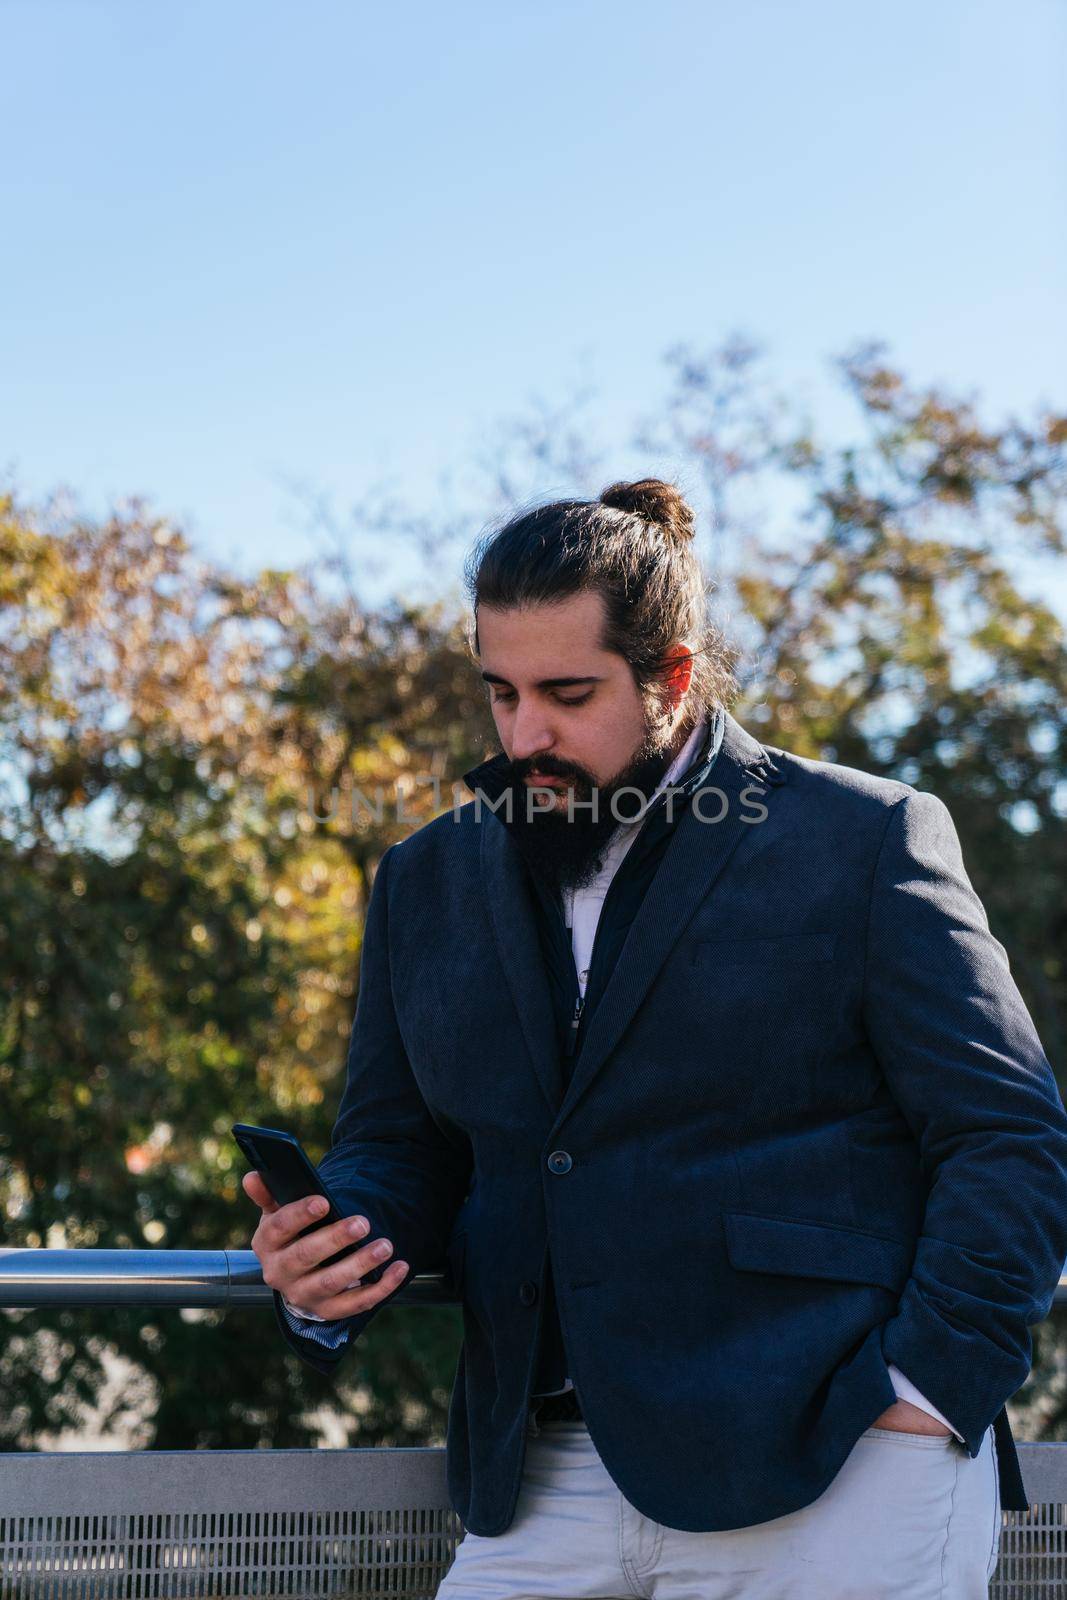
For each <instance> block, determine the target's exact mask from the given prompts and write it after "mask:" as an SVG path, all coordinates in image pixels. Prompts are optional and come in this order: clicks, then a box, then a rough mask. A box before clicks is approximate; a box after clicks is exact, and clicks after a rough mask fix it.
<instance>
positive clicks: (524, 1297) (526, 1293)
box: [519, 1282, 537, 1306]
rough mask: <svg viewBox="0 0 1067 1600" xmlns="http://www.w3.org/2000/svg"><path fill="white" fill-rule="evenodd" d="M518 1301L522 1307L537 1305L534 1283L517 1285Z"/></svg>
mask: <svg viewBox="0 0 1067 1600" xmlns="http://www.w3.org/2000/svg"><path fill="white" fill-rule="evenodd" d="M519 1299H520V1300H521V1301H522V1303H523V1305H524V1306H532V1305H536V1304H537V1285H536V1283H529V1282H527V1283H520V1284H519Z"/></svg>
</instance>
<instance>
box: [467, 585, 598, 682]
mask: <svg viewBox="0 0 1067 1600" xmlns="http://www.w3.org/2000/svg"><path fill="white" fill-rule="evenodd" d="M579 598H581V599H584V600H590V599H595V600H599V596H588V595H587V596H582V597H577V596H575V597H573V598H572V601H571V602H569V603H567V604H560V605H538V606H526V607H522V608H519V607H516V608H514V609H511V610H507V611H502V610H495V609H492V608H489V607H483V608H482V609H481V610H480V611H479V615H478V644H479V653H480V657H481V662H482V667H483V669H484V670H483V672H482V677H483V678H484V679H485V680H486V681H487V682H493V681H495V680H500V679H506V680H507V681H508V682H515V681H517V680H518V679H519V678H521V679H522V681H523V682H528V683H532V684H535V685H537V686H539V687H550V686H552V685H553V684H555V685H557V686H558V685H561V684H563V683H571V682H573V683H587V682H593V681H597V682H599V681H600V680H601V679H603V678H607V677H610V676H611V674H612V670H613V666H614V664H615V662H616V661H617V657H616V656H615V655H614V654H613V652H611V651H609V650H603V649H601V647H600V645H599V644H598V643H597V642H596V636H597V633H598V632H599V627H598V626H597V622H598V617H597V613H596V612H595V610H594V612H593V615H592V616H591V615H590V610H591V609H592V608H590V607H589V606H588V605H586V606H582V607H579V605H578V604H577V601H578V600H579Z"/></svg>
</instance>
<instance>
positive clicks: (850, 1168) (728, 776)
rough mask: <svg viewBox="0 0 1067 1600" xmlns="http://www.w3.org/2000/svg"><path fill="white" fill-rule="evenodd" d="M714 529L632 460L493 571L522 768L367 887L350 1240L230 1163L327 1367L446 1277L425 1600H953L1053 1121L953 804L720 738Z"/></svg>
mask: <svg viewBox="0 0 1067 1600" xmlns="http://www.w3.org/2000/svg"><path fill="white" fill-rule="evenodd" d="M693 526H694V523H693V515H692V512H691V510H690V508H689V507H688V506H687V505H686V503H685V501H684V500H683V499H682V497H681V496H680V495H679V494H678V492H677V490H676V489H674V488H673V487H672V486H671V485H669V484H666V483H663V482H662V481H660V480H658V479H647V480H642V481H641V482H639V483H635V484H616V485H613V486H612V487H611V488H610V489H608V490H605V492H604V493H603V494H602V495H601V496H600V498H599V500H597V501H593V502H585V501H561V502H555V503H552V504H550V505H546V506H541V507H538V508H536V509H534V510H532V511H527V512H525V513H523V514H522V515H520V516H518V517H516V518H513V519H512V520H511V521H509V522H508V523H506V524H505V525H504V526H503V527H502V528H501V529H499V530H498V531H496V532H495V533H493V534H492V535H491V537H489V538H488V540H487V541H484V542H482V543H481V544H480V546H479V548H478V549H477V551H476V552H475V555H474V556H473V557H472V560H471V562H470V565H469V567H468V581H469V586H470V594H471V600H472V606H473V617H474V631H473V637H472V645H473V651H474V655H475V657H476V659H477V660H478V661H479V663H480V665H481V676H482V678H483V680H484V682H485V683H486V685H487V686H488V691H489V693H490V696H491V701H492V714H493V717H494V720H495V723H496V728H497V731H498V733H499V736H500V742H501V745H502V749H501V751H500V752H499V753H498V754H497V755H495V756H493V757H492V758H490V759H488V760H486V761H484V762H482V763H480V764H479V765H478V766H476V767H475V768H473V769H472V770H471V771H470V772H468V773H466V774H465V780H466V783H467V785H468V788H469V789H470V791H471V793H472V799H471V801H470V802H469V803H467V804H465V805H463V806H462V807H460V808H458V809H457V810H456V811H455V812H454V813H448V814H445V815H443V816H439V817H437V818H436V819H434V820H433V821H432V822H430V823H429V824H427V825H426V826H425V827H422V828H420V829H419V830H418V831H417V832H415V833H414V834H412V835H411V836H410V837H407V838H405V839H403V840H401V841H399V842H398V843H395V844H393V845H392V846H390V848H389V849H387V850H386V852H385V854H384V855H383V857H382V859H381V862H380V864H379V866H378V869H377V873H376V875H375V878H374V883H373V888H372V893H371V897H370V903H369V907H368V912H367V921H366V928H365V935H364V943H363V952H362V958H361V973H360V989H359V998H358V1004H357V1008H356V1015H355V1021H354V1024H353V1030H352V1036H351V1043H350V1047H349V1054H348V1071H347V1081H346V1084H345V1089H344V1094H343V1097H342V1100H341V1104H340V1108H339V1111H338V1115H337V1120H336V1124H335V1127H334V1132H333V1142H332V1147H331V1150H330V1152H329V1153H328V1155H327V1156H326V1158H325V1159H324V1161H323V1162H322V1168H321V1170H322V1172H323V1175H324V1176H325V1177H326V1178H327V1179H328V1182H329V1184H330V1187H331V1189H332V1190H333V1191H334V1193H335V1194H336V1195H337V1196H338V1198H339V1200H340V1201H341V1202H342V1204H343V1208H344V1210H345V1211H346V1212H347V1213H349V1215H348V1216H347V1217H346V1219H345V1220H344V1221H343V1222H340V1223H337V1224H334V1225H332V1226H330V1227H324V1228H320V1229H318V1230H316V1231H313V1232H310V1233H306V1232H304V1231H303V1230H305V1229H307V1227H308V1224H309V1222H310V1221H311V1220H313V1217H314V1215H315V1211H314V1206H313V1204H312V1203H309V1202H304V1201H300V1202H296V1203H294V1204H292V1205H288V1206H282V1207H280V1208H279V1207H276V1206H275V1205H274V1204H273V1202H272V1201H271V1199H270V1196H269V1195H268V1194H267V1192H266V1190H265V1189H264V1188H263V1185H262V1183H261V1182H260V1180H259V1179H258V1178H257V1177H255V1176H254V1175H249V1176H247V1177H246V1179H245V1187H246V1190H247V1192H248V1194H249V1195H250V1197H251V1198H252V1199H253V1200H254V1201H255V1202H256V1203H257V1204H259V1205H260V1206H261V1208H262V1216H261V1219H260V1222H259V1226H258V1227H257V1230H256V1234H255V1236H254V1238H253V1241H252V1243H253V1248H254V1249H255V1250H256V1252H257V1254H258V1255H259V1257H260V1260H261V1261H262V1264H263V1275H264V1278H265V1279H266V1281H267V1282H268V1283H269V1284H270V1285H272V1287H273V1288H274V1290H275V1304H276V1308H277V1313H278V1320H279V1324H280V1327H281V1329H282V1332H283V1333H284V1335H285V1337H286V1339H287V1340H288V1342H289V1343H290V1344H291V1346H292V1347H293V1349H295V1350H296V1351H297V1352H298V1353H299V1354H300V1356H301V1357H302V1359H304V1360H305V1361H307V1362H308V1363H309V1364H311V1365H312V1366H313V1367H315V1368H316V1369H317V1370H318V1371H320V1372H323V1373H326V1372H330V1371H333V1370H334V1369H335V1368H336V1366H337V1363H338V1362H339V1361H340V1360H341V1359H343V1355H344V1352H345V1351H346V1350H348V1349H350V1348H351V1346H352V1344H353V1343H354V1341H355V1340H356V1339H357V1338H358V1337H359V1335H360V1334H361V1333H362V1331H363V1330H364V1328H366V1326H367V1325H368V1323H369V1322H370V1320H371V1318H372V1317H373V1316H374V1315H375V1314H376V1313H377V1311H378V1310H379V1309H380V1307H381V1306H382V1305H383V1304H384V1303H385V1302H386V1301H387V1300H388V1298H389V1296H390V1295H391V1294H393V1293H394V1292H395V1291H396V1289H397V1287H398V1286H399V1285H400V1284H401V1283H402V1282H403V1281H405V1279H406V1278H407V1277H408V1276H410V1274H411V1272H421V1271H427V1270H433V1269H434V1268H436V1267H438V1266H439V1265H440V1264H441V1262H442V1261H447V1263H448V1265H449V1268H450V1272H451V1277H452V1281H453V1282H454V1284H455V1287H456V1289H457V1292H458V1293H459V1294H460V1295H461V1298H462V1305H463V1326H464V1341H463V1348H462V1351H461V1354H460V1361H459V1368H458V1371H457V1375H456V1381H455V1385H454V1388H453V1393H452V1399H451V1404H450V1408H449V1417H448V1437H447V1467H448V1487H449V1494H450V1498H451V1501H452V1504H453V1506H454V1508H455V1510H456V1511H457V1513H458V1514H459V1516H460V1518H461V1520H462V1522H463V1524H464V1526H465V1529H466V1533H465V1537H464V1538H463V1540H462V1542H461V1543H460V1545H459V1547H458V1550H457V1554H456V1559H455V1561H454V1563H453V1565H452V1566H451V1568H450V1570H449V1572H448V1573H447V1575H446V1577H445V1579H444V1581H443V1583H442V1585H441V1587H440V1589H439V1591H438V1593H439V1594H440V1595H447V1596H450V1597H453V1600H466V1597H470V1600H474V1597H481V1600H488V1597H500V1600H504V1597H508V1600H543V1597H548V1596H559V1597H567V1600H579V1597H588V1600H594V1597H596V1600H601V1597H604V1596H609V1595H611V1596H620V1595H627V1596H630V1597H633V1596H652V1595H653V1594H655V1596H656V1597H657V1600H697V1597H700V1600H727V1597H735V1596H743V1597H746V1600H772V1597H773V1600H807V1597H811V1600H816V1597H817V1600H845V1597H846V1596H847V1597H850V1600H856V1597H863V1600H883V1597H889V1596H900V1597H903V1596H907V1597H908V1600H923V1597H926V1596H928V1597H930V1600H934V1597H935V1596H936V1597H939V1600H976V1597H978V1596H980V1595H985V1594H986V1592H987V1583H988V1578H989V1576H990V1575H991V1573H992V1571H993V1567H994V1565H995V1562H996V1558H997V1551H998V1546H999V1530H1000V1523H1001V1506H1002V1504H1003V1505H1005V1506H1011V1507H1022V1506H1025V1504H1026V1498H1025V1491H1024V1487H1023V1484H1022V1482H1021V1478H1020V1475H1019V1469H1018V1460H1017V1456H1016V1453H1015V1449H1014V1445H1013V1443H1012V1438H1011V1430H1010V1428H1009V1426H1008V1419H1007V1414H1006V1411H1005V1409H1004V1408H1005V1402H1006V1401H1007V1400H1008V1399H1009V1398H1010V1397H1011V1395H1013V1394H1014V1393H1015V1391H1016V1390H1017V1389H1018V1388H1019V1387H1020V1385H1021V1384H1022V1383H1023V1381H1024V1380H1025V1378H1026V1376H1027V1374H1028V1372H1029V1368H1030V1360H1031V1342H1030V1334H1029V1327H1030V1325H1031V1324H1033V1323H1034V1322H1036V1321H1037V1320H1039V1319H1040V1318H1042V1317H1044V1316H1045V1315H1046V1313H1047V1311H1048V1309H1049V1306H1050V1303H1051V1300H1052V1295H1053V1291H1054V1289H1055V1286H1056V1283H1057V1281H1058V1278H1059V1274H1060V1270H1061V1267H1062V1265H1063V1261H1064V1257H1065V1255H1067V1114H1065V1112H1064V1107H1063V1102H1062V1100H1061V1098H1060V1094H1059V1091H1058V1089H1057V1086H1056V1083H1055V1080H1054V1077H1053V1074H1052V1071H1051V1068H1050V1066H1049V1063H1048V1061H1047V1059H1046V1057H1045V1055H1044V1053H1043V1051H1042V1048H1041V1045H1040V1042H1039V1040H1038V1037H1037V1035H1036V1032H1035V1030H1034V1026H1033V1023H1032V1021H1031V1019H1030V1016H1029V1015H1028V1012H1027V1010H1026V1007H1025V1005H1024V1003H1023V1000H1022V998H1021V996H1020V994H1019V991H1018V989H1017V988H1016V985H1015V983H1014V980H1013V978H1012V975H1011V972H1010V968H1009V962H1008V958H1007V954H1006V952H1005V949H1004V946H1003V945H1002V944H1000V943H999V941H998V940H997V939H996V938H995V937H994V936H993V934H992V933H991V932H990V929H989V925H988V921H987V919H986V915H985V912H984V909H983V907H982V904H981V901H980V900H979V898H978V896H977V895H976V893H975V891H974V889H973V887H972V885H971V882H970V880H969V878H968V876H967V873H966V870H965V868H964V864H963V859H962V855H961V851H960V845H959V840H958V838H957V835H956V831H955V828H954V826H953V822H952V819H951V816H950V814H949V812H948V810H947V809H946V807H945V805H944V804H943V803H942V802H941V801H940V800H939V799H938V798H937V797H936V796H934V795H932V794H929V793H923V792H921V791H919V790H917V789H915V788H913V787H912V786H911V785H909V784H906V783H901V782H897V781H895V780H892V779H886V778H881V777H877V776H873V775H870V774H868V773H865V772H862V771H858V770H856V769H854V768H850V767H847V766H843V765H838V764H835V763H832V762H824V761H816V760H811V759H808V758H804V757H800V756H797V755H793V754H789V753H787V752H785V751H783V750H780V749H778V748H776V747H772V746H768V745H764V744H762V743H761V742H760V741H759V740H758V739H756V738H755V737H753V735H752V734H750V733H749V732H748V731H746V730H745V729H744V728H743V727H742V726H741V725H740V723H739V722H738V721H737V720H736V719H735V718H734V717H733V716H732V715H731V714H730V712H729V710H728V709H727V706H728V702H729V701H730V699H731V697H733V696H734V695H735V694H736V688H737V685H736V680H735V678H734V675H733V653H732V651H731V650H730V649H729V648H728V647H727V645H726V644H725V642H724V640H723V639H722V636H721V635H720V634H719V632H718V630H717V629H716V628H715V627H714V626H713V625H712V623H711V622H710V621H709V617H708V612H707V589H708V586H707V584H706V582H705V580H704V577H703V573H702V571H701V568H700V564H699V562H698V561H697V559H696V557H695V553H694V551H693V548H692V543H691V541H692V534H693ZM360 1238H365V1239H366V1240H367V1243H366V1244H364V1245H362V1246H361V1247H360V1248H359V1249H358V1250H357V1251H356V1252H355V1253H354V1254H352V1255H350V1256H349V1257H348V1258H346V1259H345V1260H343V1261H341V1262H339V1263H336V1264H333V1265H330V1266H325V1265H324V1264H323V1263H324V1262H325V1261H326V1259H327V1258H328V1257H330V1256H331V1255H333V1254H334V1253H335V1252H336V1251H337V1250H338V1249H339V1248H341V1247H343V1246H344V1245H346V1244H350V1243H351V1242H352V1240H354V1239H360ZM390 1255H393V1256H394V1257H395V1260H394V1261H393V1263H392V1264H391V1265H390V1266H389V1267H388V1268H387V1269H386V1270H385V1271H384V1272H383V1273H382V1274H381V1276H380V1277H378V1278H377V1279H365V1276H364V1275H366V1274H368V1273H371V1272H373V1271H374V1269H375V1268H380V1266H381V1263H382V1261H383V1260H385V1259H388V1257H389V1256H390Z"/></svg>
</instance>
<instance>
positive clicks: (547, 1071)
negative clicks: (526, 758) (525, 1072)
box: [480, 811, 563, 1114]
mask: <svg viewBox="0 0 1067 1600" xmlns="http://www.w3.org/2000/svg"><path fill="white" fill-rule="evenodd" d="M480 829H481V835H482V841H481V870H482V883H483V885H484V888H485V896H486V899H487V901H488V902H489V915H490V920H491V922H492V926H493V933H494V935H495V938H496V945H497V950H498V952H499V955H500V960H501V962H502V963H503V967H504V972H505V974H506V976H507V980H508V986H509V987H510V989H511V993H512V998H513V999H514V1001H515V1009H516V1010H517V1011H518V1013H519V1021H520V1023H521V1024H522V1031H523V1036H524V1038H525V1040H526V1048H527V1049H528V1050H529V1052H530V1059H531V1061H532V1062H533V1065H534V1071H535V1072H536V1073H537V1077H538V1080H539V1082H540V1084H541V1088H542V1089H543V1091H544V1095H545V1099H546V1100H547V1101H548V1103H549V1106H550V1107H551V1109H552V1112H553V1114H555V1112H556V1111H557V1110H558V1109H559V1103H560V1096H561V1095H562V1093H563V1073H562V1070H561V1068H560V1062H559V1055H558V1051H557V1045H556V1019H555V1013H554V1011H553V1008H552V994H551V991H550V989H549V986H548V974H547V973H546V972H545V967H544V961H543V959H542V956H541V944H540V940H539V938H538V933H537V924H536V922H535V920H534V911H533V907H532V906H531V904H530V899H529V890H528V889H527V886H526V882H525V879H524V876H523V874H524V870H525V869H524V867H523V863H522V858H521V856H520V855H519V852H518V850H517V849H516V847H515V844H514V842H513V841H512V839H511V838H510V837H509V836H508V831H507V828H506V827H505V826H504V824H503V823H502V822H501V821H500V820H499V819H498V818H496V817H494V816H492V814H491V813H489V812H488V811H487V812H485V813H484V814H483V816H482V820H481V823H480Z"/></svg>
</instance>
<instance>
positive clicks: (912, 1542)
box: [437, 1422, 1001, 1600]
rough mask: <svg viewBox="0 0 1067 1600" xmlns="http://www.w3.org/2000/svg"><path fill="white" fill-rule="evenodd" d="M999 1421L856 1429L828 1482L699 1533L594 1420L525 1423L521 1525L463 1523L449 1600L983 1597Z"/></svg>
mask: <svg viewBox="0 0 1067 1600" xmlns="http://www.w3.org/2000/svg"><path fill="white" fill-rule="evenodd" d="M995 1449H996V1447H995V1444H994V1441H993V1430H992V1428H990V1429H988V1430H987V1431H986V1435H985V1438H984V1440H983V1441H982V1448H981V1450H980V1451H979V1453H978V1455H977V1456H975V1457H974V1459H973V1460H972V1459H971V1457H970V1456H969V1455H968V1454H967V1453H966V1451H965V1450H964V1449H963V1448H962V1446H960V1445H959V1444H958V1443H957V1441H956V1440H955V1439H953V1438H950V1437H945V1438H941V1437H938V1436H930V1435H925V1434H916V1433H897V1432H895V1431H893V1430H891V1429H888V1428H868V1429H867V1431H866V1433H864V1434H861V1436H860V1437H859V1439H857V1441H856V1443H855V1445H854V1446H853V1448H852V1450H851V1452H850V1453H849V1455H848V1456H847V1458H846V1460H845V1463H844V1465H843V1466H842V1468H841V1470H840V1472H839V1473H838V1474H837V1476H836V1477H835V1478H834V1480H833V1482H832V1483H831V1484H830V1486H829V1488H828V1489H826V1490H824V1492H823V1493H822V1494H821V1495H820V1496H819V1497H818V1499H817V1500H815V1501H813V1502H812V1503H811V1504H810V1505H807V1506H804V1507H803V1508H802V1509H801V1510H800V1511H793V1512H790V1513H789V1515H788V1516H784V1517H775V1518H774V1519H773V1520H772V1521H770V1522H761V1523H757V1524H756V1525H755V1526H753V1527H748V1528H733V1529H729V1530H727V1531H725V1532H719V1533H688V1532H685V1531H683V1530H681V1529H676V1528H667V1527H664V1526H663V1524H662V1523H659V1522H654V1521H653V1520H652V1519H651V1518H649V1517H646V1516H644V1515H643V1514H642V1513H641V1512H640V1511H638V1510H636V1509H635V1507H634V1506H632V1505H631V1504H630V1502H629V1501H628V1500H627V1499H626V1497H625V1496H624V1495H623V1494H622V1492H621V1490H620V1489H618V1488H617V1487H616V1485H615V1483H614V1482H613V1481H612V1479H611V1478H610V1477H609V1476H608V1473H607V1470H606V1469H605V1467H604V1465H603V1463H602V1462H601V1460H600V1457H599V1456H598V1455H597V1452H596V1450H595V1448H594V1446H593V1442H592V1440H591V1439H590V1437H589V1432H588V1430H587V1428H586V1426H585V1423H584V1422H548V1423H542V1424H541V1429H540V1432H539V1433H535V1432H534V1431H533V1429H532V1427H531V1429H529V1430H528V1432H527V1439H526V1461H525V1465H524V1468H523V1477H522V1484H521V1487H520V1490H519V1499H518V1505H517V1506H516V1510H515V1516H514V1519H513V1520H512V1523H511V1525H510V1527H508V1528H507V1529H506V1530H505V1532H504V1533H502V1534H499V1535H497V1536H496V1537H495V1538H487V1537H483V1536H481V1535H479V1534H475V1533H470V1532H468V1533H466V1534H465V1535H464V1537H463V1539H462V1542H461V1543H460V1545H459V1547H458V1548H457V1551H456V1559H455V1561H454V1562H453V1563H452V1566H451V1567H450V1568H449V1570H448V1572H447V1573H446V1575H445V1577H444V1580H443V1581H442V1583H441V1585H440V1588H439V1589H438V1591H437V1592H438V1594H439V1595H440V1596H442V1600H891V1597H892V1600H986V1597H987V1595H988V1590H989V1579H990V1577H991V1576H992V1573H993V1569H994V1567H995V1566H996V1562H997V1555H998V1551H999V1546H1000V1524H1001V1511H1000V1496H999V1490H998V1485H997V1464H996V1454H995Z"/></svg>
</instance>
